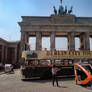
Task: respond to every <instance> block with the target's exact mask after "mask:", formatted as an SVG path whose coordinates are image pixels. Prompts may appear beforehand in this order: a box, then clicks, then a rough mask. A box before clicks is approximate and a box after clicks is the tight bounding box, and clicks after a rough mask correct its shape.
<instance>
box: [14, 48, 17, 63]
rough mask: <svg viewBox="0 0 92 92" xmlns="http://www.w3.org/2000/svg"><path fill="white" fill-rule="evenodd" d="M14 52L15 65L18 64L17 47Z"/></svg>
mask: <svg viewBox="0 0 92 92" xmlns="http://www.w3.org/2000/svg"><path fill="white" fill-rule="evenodd" d="M14 52H15V62H14V64H16V62H17V47H15V50H14Z"/></svg>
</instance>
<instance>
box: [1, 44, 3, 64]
mask: <svg viewBox="0 0 92 92" xmlns="http://www.w3.org/2000/svg"><path fill="white" fill-rule="evenodd" d="M1 62H2V63H3V62H4V45H2V61H1Z"/></svg>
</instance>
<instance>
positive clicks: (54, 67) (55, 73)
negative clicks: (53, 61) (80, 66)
mask: <svg viewBox="0 0 92 92" xmlns="http://www.w3.org/2000/svg"><path fill="white" fill-rule="evenodd" d="M58 71H59V69H58V68H57V67H56V66H55V65H53V67H52V85H53V86H54V83H55V81H56V84H57V87H58V86H59V85H58V77H57V72H58Z"/></svg>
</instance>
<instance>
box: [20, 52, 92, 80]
mask: <svg viewBox="0 0 92 92" xmlns="http://www.w3.org/2000/svg"><path fill="white" fill-rule="evenodd" d="M91 55H92V52H89V51H23V52H22V58H21V61H20V63H21V74H22V79H32V78H51V76H52V74H51V68H52V65H53V64H55V65H56V66H57V67H58V68H60V71H58V73H57V76H58V77H71V76H74V65H73V64H74V62H77V61H79V60H80V59H81V60H82V59H84V58H85V57H86V59H89V58H91Z"/></svg>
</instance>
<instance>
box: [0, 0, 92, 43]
mask: <svg viewBox="0 0 92 92" xmlns="http://www.w3.org/2000/svg"><path fill="white" fill-rule="evenodd" d="M59 4H60V0H0V37H1V38H3V39H5V40H8V41H16V40H20V27H19V25H18V23H17V22H20V21H21V16H50V15H51V14H53V6H54V5H55V6H56V8H57V9H58V7H59ZM63 5H64V6H65V5H67V6H68V9H69V8H70V7H71V6H73V7H74V8H73V14H75V15H76V16H78V17H79V16H82V17H92V10H91V9H92V0H63Z"/></svg>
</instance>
